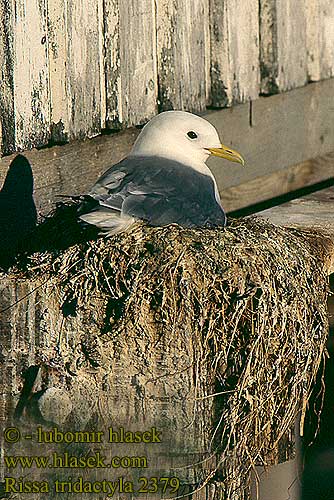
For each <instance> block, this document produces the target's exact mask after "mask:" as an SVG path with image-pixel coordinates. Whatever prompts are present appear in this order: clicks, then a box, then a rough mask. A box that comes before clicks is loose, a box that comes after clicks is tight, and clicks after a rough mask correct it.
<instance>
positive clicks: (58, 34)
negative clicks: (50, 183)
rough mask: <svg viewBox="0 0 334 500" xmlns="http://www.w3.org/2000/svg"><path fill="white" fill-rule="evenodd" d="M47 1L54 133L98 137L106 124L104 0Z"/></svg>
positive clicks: (56, 136) (56, 138) (54, 135)
mask: <svg viewBox="0 0 334 500" xmlns="http://www.w3.org/2000/svg"><path fill="white" fill-rule="evenodd" d="M48 1H49V33H50V35H49V36H50V88H51V109H52V113H51V121H52V126H51V129H52V138H53V140H54V141H56V142H62V141H66V140H67V139H74V138H76V139H78V138H84V137H93V136H95V135H97V134H99V133H100V132H101V126H102V127H104V123H105V101H104V90H105V84H104V78H103V79H102V80H103V81H101V68H102V71H103V47H102V33H103V2H102V0H97V1H96V2H92V1H90V0H48Z"/></svg>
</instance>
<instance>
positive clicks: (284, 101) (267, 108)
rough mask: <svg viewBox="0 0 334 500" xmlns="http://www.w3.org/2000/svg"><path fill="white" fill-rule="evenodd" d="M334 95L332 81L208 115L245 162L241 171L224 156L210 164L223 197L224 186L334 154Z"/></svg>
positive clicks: (211, 160)
mask: <svg viewBox="0 0 334 500" xmlns="http://www.w3.org/2000/svg"><path fill="white" fill-rule="evenodd" d="M333 95H334V80H333V79H330V80H324V81H322V82H319V83H313V84H310V85H307V86H306V87H302V88H300V89H295V90H293V91H290V92H285V93H282V94H278V95H274V96H271V97H270V98H263V97H262V98H260V99H257V100H256V101H253V102H252V105H250V104H249V105H248V104H245V105H240V106H234V107H233V108H230V109H228V110H222V111H216V112H212V113H209V114H207V116H206V118H207V119H208V120H209V121H210V122H211V123H213V125H215V126H216V128H217V130H218V132H219V135H220V138H221V141H222V142H223V143H224V144H227V145H229V146H230V147H232V148H234V149H236V150H237V151H239V152H240V153H241V154H242V155H243V156H244V158H245V161H246V164H245V167H242V166H241V165H237V164H234V163H230V162H226V161H225V162H224V161H223V160H221V159H220V158H212V159H210V160H209V166H210V167H211V168H212V170H213V172H214V175H215V177H216V179H217V182H218V186H219V190H220V192H221V194H222V193H223V190H224V189H225V188H230V187H232V186H236V185H238V184H244V183H246V182H249V181H250V180H253V179H255V178H256V177H263V176H265V175H269V174H272V173H274V172H277V171H280V170H282V169H285V168H287V167H291V166H293V165H298V164H299V163H303V162H305V161H307V160H309V159H310V158H316V157H318V156H325V155H327V154H328V153H330V152H332V151H334V120H333V116H334V100H333Z"/></svg>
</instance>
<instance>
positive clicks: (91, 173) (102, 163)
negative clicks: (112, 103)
mask: <svg viewBox="0 0 334 500" xmlns="http://www.w3.org/2000/svg"><path fill="white" fill-rule="evenodd" d="M333 96H334V79H333V80H327V81H325V82H320V83H315V84H312V85H308V86H307V87H305V88H302V89H297V90H294V91H291V92H288V93H286V94H284V95H276V96H272V97H268V98H260V99H258V100H257V101H254V102H253V103H252V105H251V106H250V104H244V105H240V106H235V107H234V108H230V109H225V110H221V111H215V112H210V113H207V114H206V115H204V116H205V118H207V119H208V120H209V121H211V122H212V123H213V124H214V125H215V126H216V127H217V128H218V130H219V132H220V135H221V139H222V141H223V142H225V143H226V144H228V145H230V146H232V147H235V149H238V150H240V152H241V153H242V154H243V155H244V157H245V159H246V162H247V164H246V168H243V167H241V166H240V165H237V164H231V163H230V162H224V161H223V160H220V159H217V160H216V161H215V160H214V159H212V160H210V162H209V166H210V167H211V168H212V171H213V172H214V175H215V177H216V179H217V181H218V187H219V190H220V194H221V197H222V199H223V202H224V206H225V207H226V209H227V210H228V211H230V210H236V209H239V208H243V207H246V206H248V205H251V204H254V203H258V202H261V201H263V200H267V199H269V198H272V197H275V196H279V195H282V194H285V193H287V192H289V191H293V190H296V189H300V188H302V187H303V186H306V185H311V184H315V183H317V182H321V181H323V180H325V179H328V178H329V177H331V176H332V175H333V174H332V172H333V161H334V159H333V157H334V155H333V153H331V152H334V120H333V119H332V116H333V113H334V109H332V106H333V104H331V103H333V102H334V100H333ZM139 132H140V131H139V130H138V129H134V128H133V129H129V130H126V131H123V132H120V133H117V134H116V133H115V134H111V135H104V136H99V137H96V138H94V139H91V140H86V141H76V142H73V143H71V144H66V145H64V146H56V147H53V148H48V149H42V150H40V151H37V150H33V151H30V152H28V153H27V157H28V158H29V159H30V161H31V163H32V168H33V173H34V178H35V199H36V203H37V206H38V209H39V211H41V212H43V213H45V212H47V211H48V210H50V208H51V207H52V205H53V204H54V202H55V200H56V195H58V194H78V193H85V192H87V190H89V189H90V187H91V186H92V185H93V183H94V182H95V181H96V179H97V178H98V176H100V175H101V174H102V173H103V172H104V171H105V170H106V169H107V168H108V167H109V166H110V165H112V164H113V163H116V162H118V161H119V160H120V159H121V158H123V157H124V156H126V155H127V154H128V153H129V151H130V149H131V146H132V144H133V142H134V141H135V139H136V137H137V136H138V134H139ZM310 158H315V159H314V160H310ZM12 159H13V156H7V157H4V158H2V160H0V181H2V180H3V179H4V177H5V175H6V172H7V168H8V166H9V163H10V162H11V160H12Z"/></svg>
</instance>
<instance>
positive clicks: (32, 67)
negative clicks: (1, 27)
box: [12, 0, 50, 149]
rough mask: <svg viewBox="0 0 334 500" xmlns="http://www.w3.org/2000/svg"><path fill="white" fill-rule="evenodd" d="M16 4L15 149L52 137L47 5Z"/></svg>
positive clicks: (38, 1)
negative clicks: (50, 126)
mask: <svg viewBox="0 0 334 500" xmlns="http://www.w3.org/2000/svg"><path fill="white" fill-rule="evenodd" d="M13 7H14V12H12V15H13V48H14V51H13V52H14V56H13V66H14V71H13V80H14V112H15V149H27V148H31V147H34V146H41V145H44V144H46V143H47V142H48V140H49V125H50V105H49V79H48V60H47V45H48V44H47V22H46V4H45V1H44V0H15V1H14V3H13V4H12V8H13Z"/></svg>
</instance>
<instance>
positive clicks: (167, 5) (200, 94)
mask: <svg viewBox="0 0 334 500" xmlns="http://www.w3.org/2000/svg"><path fill="white" fill-rule="evenodd" d="M157 43H158V74H159V107H160V109H161V110H168V109H185V110H188V111H203V110H205V107H206V104H207V100H208V88H209V70H210V34H209V2H208V0H196V2H193V1H191V0H174V1H171V0H157Z"/></svg>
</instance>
